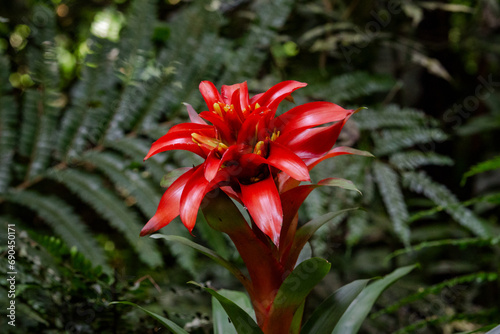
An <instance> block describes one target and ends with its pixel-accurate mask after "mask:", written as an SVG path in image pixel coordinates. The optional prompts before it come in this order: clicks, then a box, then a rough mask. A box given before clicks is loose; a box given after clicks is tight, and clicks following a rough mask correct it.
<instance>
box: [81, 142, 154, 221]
mask: <svg viewBox="0 0 500 334" xmlns="http://www.w3.org/2000/svg"><path fill="white" fill-rule="evenodd" d="M81 160H83V161H84V162H87V163H89V164H92V165H94V166H96V167H97V168H98V169H99V170H100V171H101V172H103V173H104V174H105V175H106V176H107V177H108V178H109V179H110V180H111V181H113V183H114V184H115V187H117V188H118V189H119V190H120V189H121V190H125V191H126V193H127V197H128V196H132V197H133V200H134V201H137V205H138V206H139V208H140V209H141V210H142V212H143V213H144V215H145V216H146V217H151V216H153V215H154V213H155V211H156V206H157V203H159V202H160V194H159V193H158V190H159V189H160V188H159V187H154V186H153V185H152V183H151V182H150V180H148V179H146V178H144V177H143V176H142V175H141V174H140V173H139V172H135V171H132V170H131V169H129V166H130V162H129V161H127V160H124V159H123V158H122V157H121V156H119V155H118V154H114V153H110V152H96V151H89V152H87V153H85V154H84V155H83V156H82V158H81Z"/></svg>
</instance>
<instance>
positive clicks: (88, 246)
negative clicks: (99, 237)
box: [6, 190, 105, 265]
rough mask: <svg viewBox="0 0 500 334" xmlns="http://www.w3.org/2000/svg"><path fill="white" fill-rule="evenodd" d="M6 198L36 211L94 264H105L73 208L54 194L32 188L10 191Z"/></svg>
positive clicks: (98, 249)
mask: <svg viewBox="0 0 500 334" xmlns="http://www.w3.org/2000/svg"><path fill="white" fill-rule="evenodd" d="M6 200H8V201H10V202H14V203H16V204H19V205H22V206H25V207H28V208H30V209H31V210H33V211H34V212H36V213H37V214H38V215H39V216H40V217H41V218H42V219H43V220H44V221H45V222H46V223H47V224H48V225H49V226H50V227H52V229H53V230H54V231H55V232H56V233H57V234H58V235H59V236H60V237H61V238H62V239H63V240H64V242H66V244H67V245H68V246H69V247H73V246H74V247H76V248H77V249H78V250H79V251H80V252H82V253H83V254H85V256H86V257H87V258H88V259H89V260H91V261H92V262H93V263H95V264H99V265H105V261H104V253H103V251H102V248H101V247H98V245H97V243H96V242H95V239H94V238H93V237H92V235H91V234H90V233H89V232H88V229H87V226H86V225H85V224H84V223H83V222H82V221H81V219H80V217H79V216H78V215H77V214H75V212H74V211H73V208H72V207H71V206H69V205H68V204H67V203H66V202H64V201H63V200H61V199H60V198H58V197H56V196H50V195H45V194H40V193H37V192H35V191H32V190H23V191H11V192H9V193H8V194H7V196H6Z"/></svg>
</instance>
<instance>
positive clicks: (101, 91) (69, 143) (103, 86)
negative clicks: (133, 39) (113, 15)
mask: <svg viewBox="0 0 500 334" xmlns="http://www.w3.org/2000/svg"><path fill="white" fill-rule="evenodd" d="M87 44H88V45H90V48H91V52H90V53H89V54H88V55H87V56H86V58H85V63H84V66H83V68H82V74H81V75H82V80H80V81H78V83H77V84H76V85H75V87H74V88H73V89H72V90H71V98H72V105H71V107H70V108H68V109H67V110H66V111H65V113H64V115H63V119H62V121H61V126H60V130H59V132H58V138H57V150H58V153H59V156H60V158H62V159H65V158H67V157H74V156H77V155H78V154H79V153H80V152H82V151H83V150H84V149H85V148H86V146H87V145H89V144H94V145H95V144H96V143H97V142H98V141H99V139H100V137H101V136H102V133H103V132H104V130H105V124H107V123H108V122H109V117H110V116H109V115H111V110H112V109H113V108H114V107H115V104H116V103H114V101H115V99H116V95H117V94H116V92H115V91H114V90H111V89H110V87H113V86H114V85H115V84H116V82H117V77H116V75H115V74H114V68H113V63H114V55H115V53H116V52H117V49H116V48H115V45H114V44H113V43H112V42H110V41H109V40H106V39H99V38H97V37H93V38H91V39H89V40H88V42H87Z"/></svg>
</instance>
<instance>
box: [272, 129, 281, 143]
mask: <svg viewBox="0 0 500 334" xmlns="http://www.w3.org/2000/svg"><path fill="white" fill-rule="evenodd" d="M279 136H280V131H278V132H276V129H274V132H273V134H272V135H271V141H275V140H276V139H278V137H279Z"/></svg>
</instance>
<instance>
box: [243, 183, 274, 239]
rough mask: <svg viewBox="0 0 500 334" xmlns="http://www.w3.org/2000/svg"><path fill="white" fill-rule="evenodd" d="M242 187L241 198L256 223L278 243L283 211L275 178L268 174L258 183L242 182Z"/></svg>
mask: <svg viewBox="0 0 500 334" xmlns="http://www.w3.org/2000/svg"><path fill="white" fill-rule="evenodd" d="M240 187H241V200H242V202H243V204H244V205H245V206H246V208H247V210H248V212H249V213H250V215H251V216H252V219H253V220H254V222H255V224H256V225H257V226H258V227H259V229H260V230H261V231H262V232H264V233H265V234H266V235H267V236H268V237H269V238H271V240H272V241H273V242H274V243H275V244H278V242H279V235H280V231H281V224H282V222H283V211H282V208H281V201H280V195H279V193H278V190H277V189H276V185H275V184H274V181H273V178H272V177H270V176H268V177H267V178H266V179H264V180H261V181H259V182H256V183H252V184H248V185H244V184H240Z"/></svg>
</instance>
